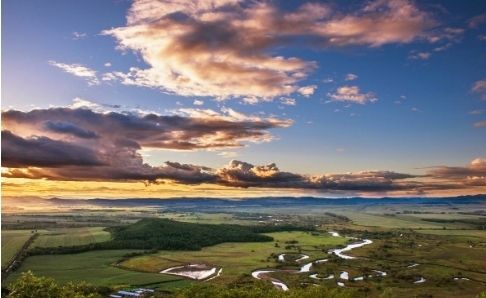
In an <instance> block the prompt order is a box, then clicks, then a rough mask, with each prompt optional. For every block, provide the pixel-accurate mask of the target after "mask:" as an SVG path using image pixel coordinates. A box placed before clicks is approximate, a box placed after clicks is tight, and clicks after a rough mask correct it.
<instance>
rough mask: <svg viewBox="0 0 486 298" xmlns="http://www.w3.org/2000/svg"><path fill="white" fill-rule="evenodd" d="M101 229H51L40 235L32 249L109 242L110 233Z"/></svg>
mask: <svg viewBox="0 0 486 298" xmlns="http://www.w3.org/2000/svg"><path fill="white" fill-rule="evenodd" d="M103 229H104V228H103V227H91V228H70V229H69V228H64V229H52V230H50V231H49V232H48V233H40V235H39V237H37V239H36V240H35V241H34V243H32V247H36V246H39V247H58V246H73V245H84V244H89V243H95V242H104V241H108V240H110V236H111V235H110V233H109V232H106V231H103Z"/></svg>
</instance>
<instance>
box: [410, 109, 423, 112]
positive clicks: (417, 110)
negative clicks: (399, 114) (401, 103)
mask: <svg viewBox="0 0 486 298" xmlns="http://www.w3.org/2000/svg"><path fill="white" fill-rule="evenodd" d="M412 111H413V112H417V113H423V112H422V111H421V110H419V109H417V108H412Z"/></svg>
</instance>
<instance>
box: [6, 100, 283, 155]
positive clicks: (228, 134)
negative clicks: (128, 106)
mask: <svg viewBox="0 0 486 298" xmlns="http://www.w3.org/2000/svg"><path fill="white" fill-rule="evenodd" d="M172 112H173V114H174V115H171V116H162V115H156V114H153V113H127V112H124V113H118V112H106V111H100V112H95V111H93V110H91V109H88V108H78V109H71V108H51V109H37V110H32V111H30V112H21V111H15V110H9V111H3V112H2V126H3V129H8V130H10V131H12V132H13V133H17V134H19V133H21V134H23V135H25V136H30V135H43V136H47V137H50V138H64V137H65V136H66V134H69V135H71V136H73V137H76V138H75V139H73V140H71V142H77V143H79V144H84V143H85V142H91V143H89V144H90V146H93V148H94V147H97V146H98V147H99V150H109V148H115V147H116V142H117V140H120V139H126V140H129V141H132V142H136V143H138V144H139V145H140V147H143V148H156V149H168V150H207V149H218V148H236V147H243V146H245V144H244V143H246V142H250V143H261V142H269V141H272V140H274V139H275V138H274V137H273V136H272V135H271V134H269V133H268V132H267V131H266V130H268V129H271V128H278V127H288V126H290V125H291V124H292V121H290V120H281V119H277V118H274V117H267V118H262V117H258V116H253V115H246V114H243V113H239V112H236V111H234V110H232V109H226V108H223V112H222V113H219V112H216V111H212V110H198V109H179V110H174V111H172ZM93 142H94V143H93ZM19 154H20V153H19Z"/></svg>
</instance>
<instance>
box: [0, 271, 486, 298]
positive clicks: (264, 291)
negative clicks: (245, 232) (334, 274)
mask: <svg viewBox="0 0 486 298" xmlns="http://www.w3.org/2000/svg"><path fill="white" fill-rule="evenodd" d="M114 291H115V290H114V289H112V288H109V287H94V286H91V285H89V284H86V283H81V284H77V285H74V284H67V285H59V284H57V283H56V281H55V280H54V279H52V278H45V277H37V276H34V274H33V273H32V272H30V271H29V272H26V273H23V274H22V275H21V276H20V277H19V278H18V279H17V281H16V282H15V283H14V284H11V285H9V286H8V287H6V288H2V298H30V297H35V298H101V297H107V296H108V295H109V294H110V293H113V292H114ZM144 297H146V298H155V297H173V298H316V297H326V298H361V297H363V298H364V297H366V293H363V292H362V291H359V290H356V289H345V288H332V289H330V288H326V287H314V286H312V285H310V286H304V287H302V288H297V289H292V290H290V291H281V290H277V289H275V288H273V286H271V285H270V284H269V283H266V282H262V281H256V282H254V283H251V284H250V285H246V286H238V287H236V286H234V287H227V286H214V285H212V286H205V287H203V286H193V287H191V288H189V289H185V290H179V291H176V292H175V293H171V294H169V293H159V294H146V296H144ZM380 297H387V295H386V291H385V292H383V295H381V296H380ZM477 298H486V292H483V293H481V294H479V295H478V296H477Z"/></svg>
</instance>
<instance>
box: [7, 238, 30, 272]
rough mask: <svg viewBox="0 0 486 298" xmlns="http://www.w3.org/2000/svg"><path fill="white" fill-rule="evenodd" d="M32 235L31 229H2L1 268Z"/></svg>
mask: <svg viewBox="0 0 486 298" xmlns="http://www.w3.org/2000/svg"><path fill="white" fill-rule="evenodd" d="M32 235H33V234H32V230H2V268H3V267H4V266H6V265H7V264H8V263H9V262H10V261H11V260H12V258H13V257H14V256H15V254H16V253H17V252H18V251H19V250H20V249H21V248H22V246H23V245H24V243H25V242H27V240H29V238H30V237H31V236H32Z"/></svg>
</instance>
